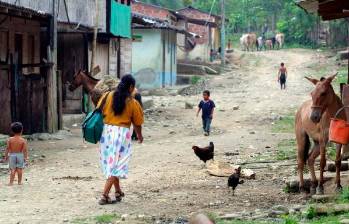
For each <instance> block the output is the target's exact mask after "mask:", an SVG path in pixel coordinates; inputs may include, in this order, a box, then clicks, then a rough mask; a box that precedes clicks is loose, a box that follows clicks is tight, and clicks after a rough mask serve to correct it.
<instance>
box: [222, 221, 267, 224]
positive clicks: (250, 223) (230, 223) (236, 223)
mask: <svg viewBox="0 0 349 224" xmlns="http://www.w3.org/2000/svg"><path fill="white" fill-rule="evenodd" d="M216 223H217V224H266V223H270V222H266V221H252V220H251V221H247V220H230V221H225V220H216Z"/></svg>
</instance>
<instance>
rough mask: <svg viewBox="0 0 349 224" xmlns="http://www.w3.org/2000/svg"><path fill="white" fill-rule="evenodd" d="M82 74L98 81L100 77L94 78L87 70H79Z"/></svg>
mask: <svg viewBox="0 0 349 224" xmlns="http://www.w3.org/2000/svg"><path fill="white" fill-rule="evenodd" d="M81 72H82V73H83V74H85V75H86V76H87V77H88V78H90V79H92V80H94V81H96V82H99V81H101V80H100V79H96V78H95V77H93V76H92V75H90V74H89V73H88V72H87V71H81Z"/></svg>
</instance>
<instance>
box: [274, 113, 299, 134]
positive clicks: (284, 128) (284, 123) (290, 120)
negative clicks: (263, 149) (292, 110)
mask: <svg viewBox="0 0 349 224" xmlns="http://www.w3.org/2000/svg"><path fill="white" fill-rule="evenodd" d="M294 119H295V116H294V115H288V116H284V117H282V119H280V120H278V121H276V122H275V124H274V125H273V127H272V131H273V132H274V133H293V132H294Z"/></svg>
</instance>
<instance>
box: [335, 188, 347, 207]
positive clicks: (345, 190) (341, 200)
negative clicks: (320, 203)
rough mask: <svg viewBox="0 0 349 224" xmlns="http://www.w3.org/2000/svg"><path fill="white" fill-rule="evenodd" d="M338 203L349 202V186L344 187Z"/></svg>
mask: <svg viewBox="0 0 349 224" xmlns="http://www.w3.org/2000/svg"><path fill="white" fill-rule="evenodd" d="M337 202H338V203H349V187H344V188H343V190H342V192H341V194H340V195H339V196H338V199H337Z"/></svg>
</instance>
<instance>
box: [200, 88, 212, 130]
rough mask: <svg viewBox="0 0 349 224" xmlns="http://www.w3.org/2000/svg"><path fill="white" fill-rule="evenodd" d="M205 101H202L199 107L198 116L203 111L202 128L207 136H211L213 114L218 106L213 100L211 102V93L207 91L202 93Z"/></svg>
mask: <svg viewBox="0 0 349 224" xmlns="http://www.w3.org/2000/svg"><path fill="white" fill-rule="evenodd" d="M202 96H203V100H201V101H200V103H199V106H198V111H197V113H196V116H199V113H200V111H201V110H202V116H201V118H202V126H203V129H204V134H205V136H209V135H210V128H211V122H212V119H213V112H214V108H215V107H216V105H215V104H214V102H213V101H212V100H210V91H208V90H205V91H204V92H203V93H202Z"/></svg>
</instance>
